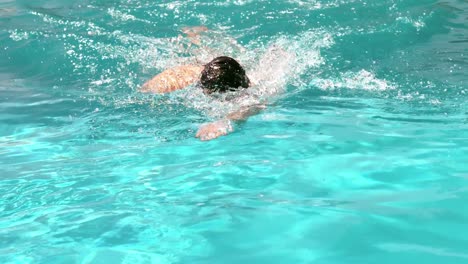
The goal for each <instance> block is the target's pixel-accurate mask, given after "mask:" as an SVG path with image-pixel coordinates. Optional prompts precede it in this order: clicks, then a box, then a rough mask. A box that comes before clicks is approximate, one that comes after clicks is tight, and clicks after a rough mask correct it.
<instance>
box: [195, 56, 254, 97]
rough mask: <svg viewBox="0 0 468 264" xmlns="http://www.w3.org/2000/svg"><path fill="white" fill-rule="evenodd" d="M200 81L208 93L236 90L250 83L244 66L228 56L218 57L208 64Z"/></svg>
mask: <svg viewBox="0 0 468 264" xmlns="http://www.w3.org/2000/svg"><path fill="white" fill-rule="evenodd" d="M200 82H201V85H202V87H203V90H204V91H205V92H206V93H213V92H220V93H223V92H227V91H235V90H238V89H239V88H241V87H242V88H247V87H249V85H250V80H249V78H248V77H247V75H246V74H245V70H244V69H243V68H242V66H241V65H240V64H239V63H238V62H237V61H236V60H235V59H233V58H230V57H226V56H221V57H217V58H215V59H213V60H212V61H210V62H209V63H208V64H206V65H205V68H204V69H203V71H202V74H201V78H200Z"/></svg>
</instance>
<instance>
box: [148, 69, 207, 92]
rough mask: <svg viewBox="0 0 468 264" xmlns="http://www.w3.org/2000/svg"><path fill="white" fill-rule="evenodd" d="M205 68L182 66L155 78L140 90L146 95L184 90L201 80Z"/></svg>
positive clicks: (168, 70)
mask: <svg viewBox="0 0 468 264" xmlns="http://www.w3.org/2000/svg"><path fill="white" fill-rule="evenodd" d="M202 70H203V66H198V65H182V66H177V67H174V68H171V69H167V70H165V71H163V72H161V73H160V74H158V75H156V76H154V77H153V78H152V79H151V80H149V81H147V82H146V83H145V84H143V86H142V87H141V88H140V91H141V92H144V93H170V92H173V91H176V90H180V89H183V88H185V87H187V86H189V85H191V84H193V83H195V82H196V81H197V80H199V79H200V74H201V72H202Z"/></svg>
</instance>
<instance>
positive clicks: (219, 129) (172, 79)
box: [140, 27, 265, 141]
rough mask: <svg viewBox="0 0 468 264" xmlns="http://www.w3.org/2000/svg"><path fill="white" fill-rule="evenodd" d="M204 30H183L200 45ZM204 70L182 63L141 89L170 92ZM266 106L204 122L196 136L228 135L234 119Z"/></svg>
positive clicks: (243, 117)
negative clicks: (200, 36)
mask: <svg viewBox="0 0 468 264" xmlns="http://www.w3.org/2000/svg"><path fill="white" fill-rule="evenodd" d="M204 31H207V28H206V27H193V28H184V29H183V30H182V32H183V33H185V34H186V35H187V37H188V38H189V39H190V41H191V42H192V43H194V44H196V45H200V41H199V38H198V35H199V34H200V33H201V32H204ZM202 71H203V66H201V65H181V66H177V67H174V68H170V69H167V70H165V71H163V72H162V73H160V74H158V75H156V76H154V77H153V78H152V79H151V80H149V81H147V82H146V83H145V84H143V86H142V87H141V88H140V91H141V92H144V93H170V92H173V91H176V90H180V89H184V88H185V87H187V86H190V85H192V84H194V83H195V82H197V81H198V80H199V79H200V75H201V72H202ZM264 108H265V106H264V105H253V106H250V107H244V108H241V109H240V110H238V111H236V112H233V113H230V114H228V115H227V116H226V117H225V118H223V119H221V120H218V121H215V122H211V123H207V124H203V125H202V126H200V128H199V129H198V131H197V133H196V135H195V136H196V137H197V138H199V139H200V140H203V141H206V140H212V139H215V138H218V137H220V136H224V135H227V134H228V133H230V132H232V131H234V129H233V126H232V121H235V122H238V121H245V120H246V119H247V118H248V117H249V116H251V115H255V114H257V113H258V112H259V111H261V109H264Z"/></svg>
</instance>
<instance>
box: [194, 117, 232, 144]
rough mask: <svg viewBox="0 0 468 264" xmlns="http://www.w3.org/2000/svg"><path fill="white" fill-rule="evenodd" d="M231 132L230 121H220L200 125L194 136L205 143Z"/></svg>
mask: <svg viewBox="0 0 468 264" xmlns="http://www.w3.org/2000/svg"><path fill="white" fill-rule="evenodd" d="M232 131H233V129H232V125H231V121H229V120H227V119H221V120H218V121H216V122H213V123H208V124H204V125H202V126H201V127H200V128H199V129H198V132H197V134H196V135H195V136H196V137H197V138H199V139H200V140H203V141H206V140H212V139H215V138H218V137H220V136H224V135H227V134H228V133H230V132H232Z"/></svg>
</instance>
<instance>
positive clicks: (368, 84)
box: [311, 70, 395, 91]
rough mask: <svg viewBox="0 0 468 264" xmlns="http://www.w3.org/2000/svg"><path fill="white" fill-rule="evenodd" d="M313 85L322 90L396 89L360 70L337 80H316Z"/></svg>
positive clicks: (371, 74)
mask: <svg viewBox="0 0 468 264" xmlns="http://www.w3.org/2000/svg"><path fill="white" fill-rule="evenodd" d="M311 84H312V85H314V86H317V87H318V88H320V89H322V90H332V89H342V88H345V89H362V90H374V91H385V90H389V89H394V88H395V85H394V84H391V83H389V82H388V81H386V80H383V79H379V78H377V77H376V76H375V75H374V73H372V72H369V71H367V70H360V71H359V72H357V73H354V72H347V73H344V74H343V75H342V76H341V77H339V78H336V79H322V78H316V79H314V80H313V81H312V82H311Z"/></svg>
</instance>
